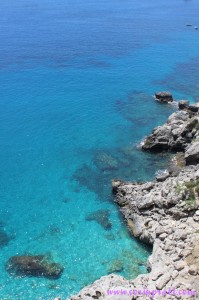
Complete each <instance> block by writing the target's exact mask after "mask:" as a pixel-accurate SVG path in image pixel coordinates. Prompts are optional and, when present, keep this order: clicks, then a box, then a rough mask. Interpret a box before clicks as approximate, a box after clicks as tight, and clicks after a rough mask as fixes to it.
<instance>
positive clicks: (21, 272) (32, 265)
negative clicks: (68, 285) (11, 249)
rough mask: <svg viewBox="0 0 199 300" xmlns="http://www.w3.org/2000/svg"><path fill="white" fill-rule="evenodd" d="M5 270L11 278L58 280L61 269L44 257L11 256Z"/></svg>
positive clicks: (58, 265)
mask: <svg viewBox="0 0 199 300" xmlns="http://www.w3.org/2000/svg"><path fill="white" fill-rule="evenodd" d="M6 270H7V272H8V273H9V274H11V275H12V276H34V277H46V278H49V279H58V278H59V277H60V276H61V274H62V272H63V267H62V266H61V265H60V264H58V263H55V262H51V261H49V260H48V259H47V258H46V256H45V255H22V256H13V257H11V258H10V259H9V260H8V262H7V263H6Z"/></svg>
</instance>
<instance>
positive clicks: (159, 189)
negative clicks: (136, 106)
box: [70, 102, 199, 300]
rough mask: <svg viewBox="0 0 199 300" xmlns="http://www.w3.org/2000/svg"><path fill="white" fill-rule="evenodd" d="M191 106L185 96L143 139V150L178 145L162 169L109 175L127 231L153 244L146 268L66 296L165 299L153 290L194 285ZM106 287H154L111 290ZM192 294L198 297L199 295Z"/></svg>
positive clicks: (197, 245)
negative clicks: (130, 176)
mask: <svg viewBox="0 0 199 300" xmlns="http://www.w3.org/2000/svg"><path fill="white" fill-rule="evenodd" d="M192 106H194V107H197V106H198V105H192ZM192 106H191V109H190V105H189V103H188V102H183V103H182V102H181V104H180V105H179V111H177V112H175V113H173V114H172V115H171V116H170V117H169V119H168V121H167V122H166V124H164V125H162V126H159V127H157V128H155V129H154V130H153V132H152V134H151V135H149V136H148V137H147V138H146V139H145V141H144V144H143V147H142V150H144V151H146V150H147V151H152V152H154V151H155V152H161V151H165V150H172V151H175V152H177V151H181V152H179V153H176V155H175V157H173V159H172V160H171V162H170V163H169V166H168V170H167V171H165V172H163V173H162V174H159V175H157V176H156V177H157V178H156V179H155V180H153V181H151V182H146V183H136V182H123V181H122V180H118V179H115V180H113V181H112V190H113V193H114V195H115V201H116V202H117V204H118V205H119V207H120V211H121V213H122V214H123V216H124V218H125V220H126V222H127V225H128V228H129V230H130V232H131V233H132V235H133V236H134V237H135V238H138V239H139V240H140V241H141V242H143V243H145V244H147V245H150V246H152V247H153V251H152V255H151V256H150V257H149V259H148V263H147V267H148V274H141V275H139V276H138V277H137V278H135V279H134V280H126V279H125V278H123V277H121V276H118V275H115V274H110V275H108V276H104V277H102V278H100V279H99V280H97V281H95V282H94V283H93V284H91V285H90V286H88V287H85V288H83V289H82V290H81V291H80V293H79V294H78V295H76V296H71V298H70V300H92V299H99V300H111V299H115V300H123V299H124V300H133V299H140V300H141V299H145V300H149V299H158V300H161V299H165V295H162V294H161V293H158V291H159V292H160V291H162V290H167V291H168V290H170V291H171V290H174V291H182V290H184V291H199V114H198V111H196V109H192ZM108 290H112V291H121V290H127V291H130V290H131V291H133V290H140V291H143V290H148V291H156V292H155V293H154V294H153V295H150V293H149V294H148V295H147V294H145V295H144V296H143V295H139V294H138V293H137V294H136V295H133V294H130V293H129V294H128V293H126V294H120V293H119V294H117V293H116V294H115V295H110V294H108V293H107V291H108ZM193 294H194V293H193ZM193 294H192V295H193ZM166 299H170V300H171V299H181V300H184V299H190V295H189V294H188V293H184V294H183V293H181V294H174V293H173V294H172V293H170V294H167V295H166ZM192 299H199V298H198V295H196V294H195V295H193V296H192Z"/></svg>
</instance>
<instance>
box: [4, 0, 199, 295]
mask: <svg viewBox="0 0 199 300" xmlns="http://www.w3.org/2000/svg"><path fill="white" fill-rule="evenodd" d="M198 12H199V2H198V1H197V0H195V1H194V0H192V1H183V0H167V1H163V0H151V1H148V0H142V1H139V0H131V1H130V0H125V1H119V0H115V1H113V0H108V1H107V0H106V1H105V0H103V1H96V0H90V1H89V0H85V1H80V0H76V1H74V0H73V1H72V0H65V1H64V0H57V1H52V0H42V1H33V0H29V1H26V0H23V1H22V0H19V1H14V0H7V1H4V2H3V1H2V2H1V4H0V112H1V114H0V133H1V134H0V199H1V207H0V225H1V227H0V254H1V255H0V272H1V276H0V299H2V300H7V299H10V300H13V299H19V300H27V299H33V300H34V299H42V300H44V299H45V300H49V299H53V297H55V296H58V295H60V296H62V297H63V298H64V297H66V296H68V295H70V294H72V293H74V292H77V291H79V289H80V288H82V287H83V286H84V285H87V284H90V283H91V282H93V281H94V280H95V279H97V278H99V277H100V276H103V275H106V274H108V273H109V272H110V271H111V270H114V267H115V266H118V265H119V266H120V268H119V269H120V271H119V270H118V274H121V275H123V276H125V277H127V278H134V277H136V276H137V275H138V274H140V273H141V272H146V269H145V264H146V260H147V257H148V255H149V253H150V252H149V251H148V250H147V249H146V248H145V247H144V246H142V245H140V244H139V243H138V242H137V241H135V240H134V239H133V238H132V237H131V236H130V235H129V233H128V231H127V229H126V226H125V224H124V223H123V220H122V218H121V217H120V214H119V212H118V208H117V207H116V205H115V204H114V202H113V197H112V195H111V184H110V181H111V179H112V178H122V179H125V180H142V181H143V180H149V179H151V178H153V177H154V174H155V172H156V171H157V170H158V169H164V168H165V166H166V162H167V159H168V157H166V156H165V155H164V156H162V155H157V156H154V155H151V154H148V153H142V152H140V150H139V149H137V144H139V143H140V141H141V140H142V138H143V137H144V136H145V135H147V134H148V133H150V131H151V130H152V128H153V127H154V126H156V125H158V124H161V123H162V122H164V121H165V120H166V118H167V117H168V115H169V114H170V113H171V112H172V111H173V110H174V107H173V106H161V105H159V104H158V103H156V102H155V101H154V99H153V97H152V95H153V94H154V92H156V91H159V90H165V89H166V90H167V89H170V90H171V92H172V93H173V94H174V96H175V97H176V98H178V99H184V98H188V99H189V100H191V101H194V100H196V99H198V98H199V88H198V79H199V72H198V66H199V53H198V49H199V31H197V30H194V28H193V27H186V24H187V23H192V24H193V25H198V26H199V21H198ZM100 159H101V160H100ZM104 161H105V163H107V164H105V163H104ZM101 210H103V211H105V212H106V213H107V215H108V214H109V221H110V222H111V224H112V228H111V229H106V228H104V227H103V226H101V225H100V224H99V223H97V222H95V221H89V220H88V219H89V216H90V214H91V213H92V214H93V213H94V212H98V214H99V212H100V211H101ZM5 234H7V235H8V239H9V242H8V243H6V242H5ZM1 236H2V237H1ZM23 254H48V255H50V256H51V257H52V258H53V260H54V261H56V262H60V263H61V264H62V265H63V267H64V272H63V274H62V276H61V277H60V279H58V280H49V279H45V278H33V277H30V278H27V277H24V278H15V277H11V276H10V275H9V274H8V273H7V272H6V270H5V264H6V262H7V260H8V259H9V258H10V257H11V256H13V255H23Z"/></svg>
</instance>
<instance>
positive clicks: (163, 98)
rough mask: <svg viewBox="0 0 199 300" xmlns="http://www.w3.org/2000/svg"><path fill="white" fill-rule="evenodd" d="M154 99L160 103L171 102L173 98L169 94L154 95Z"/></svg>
mask: <svg viewBox="0 0 199 300" xmlns="http://www.w3.org/2000/svg"><path fill="white" fill-rule="evenodd" d="M155 99H156V100H157V101H159V102H161V103H169V102H173V96H172V94H171V93H170V92H158V93H155Z"/></svg>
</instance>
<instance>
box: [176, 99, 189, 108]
mask: <svg viewBox="0 0 199 300" xmlns="http://www.w3.org/2000/svg"><path fill="white" fill-rule="evenodd" d="M178 108H179V109H180V110H183V109H188V108H189V101H188V100H180V101H179V102H178Z"/></svg>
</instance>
